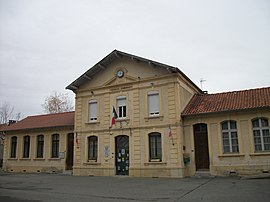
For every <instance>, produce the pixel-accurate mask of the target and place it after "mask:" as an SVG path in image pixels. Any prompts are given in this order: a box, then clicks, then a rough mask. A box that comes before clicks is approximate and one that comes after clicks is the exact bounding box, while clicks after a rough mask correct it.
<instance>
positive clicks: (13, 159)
mask: <svg viewBox="0 0 270 202" xmlns="http://www.w3.org/2000/svg"><path fill="white" fill-rule="evenodd" d="M8 160H11V161H17V160H18V158H8Z"/></svg>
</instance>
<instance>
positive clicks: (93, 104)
mask: <svg viewBox="0 0 270 202" xmlns="http://www.w3.org/2000/svg"><path fill="white" fill-rule="evenodd" d="M97 112H98V102H97V100H90V102H89V122H96V121H97Z"/></svg>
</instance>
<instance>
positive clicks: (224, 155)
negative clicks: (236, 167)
mask: <svg viewBox="0 0 270 202" xmlns="http://www.w3.org/2000/svg"><path fill="white" fill-rule="evenodd" d="M244 156H245V155H244V154H237V153H232V154H222V155H219V156H218V157H219V158H226V157H244Z"/></svg>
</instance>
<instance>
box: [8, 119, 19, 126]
mask: <svg viewBox="0 0 270 202" xmlns="http://www.w3.org/2000/svg"><path fill="white" fill-rule="evenodd" d="M16 122H17V121H15V120H9V121H8V126H10V125H11V124H14V123H16Z"/></svg>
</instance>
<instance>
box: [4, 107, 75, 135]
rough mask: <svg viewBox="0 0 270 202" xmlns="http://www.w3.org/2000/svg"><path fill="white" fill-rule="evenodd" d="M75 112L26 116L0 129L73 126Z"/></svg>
mask: <svg viewBox="0 0 270 202" xmlns="http://www.w3.org/2000/svg"><path fill="white" fill-rule="evenodd" d="M74 116H75V112H74V111H72V112H64V113H57V114H45V115H38V116H28V117H26V118H25V119H23V120H21V121H19V122H17V123H14V124H11V125H9V126H8V125H5V126H2V127H1V128H0V130H1V131H14V130H26V129H37V128H50V127H62V126H74Z"/></svg>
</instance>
